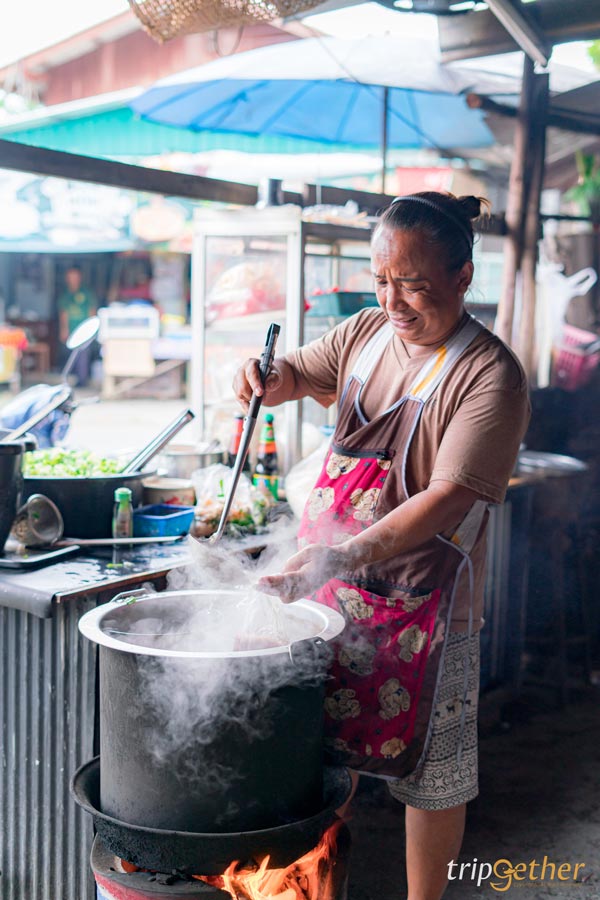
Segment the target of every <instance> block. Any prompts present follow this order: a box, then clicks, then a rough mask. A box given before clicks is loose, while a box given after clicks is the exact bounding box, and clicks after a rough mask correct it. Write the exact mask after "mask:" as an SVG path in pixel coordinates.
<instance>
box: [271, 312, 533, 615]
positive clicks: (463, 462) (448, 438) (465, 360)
mask: <svg viewBox="0 0 600 900" xmlns="http://www.w3.org/2000/svg"><path fill="white" fill-rule="evenodd" d="M386 321H387V320H386V317H385V315H384V313H383V312H382V311H381V310H380V309H375V308H371V309H365V310H362V311H361V312H359V313H358V314H357V315H355V316H352V317H351V318H349V319H346V320H345V321H344V322H342V323H341V324H340V325H338V326H336V327H335V328H334V329H332V330H331V331H330V332H328V333H327V334H326V335H324V337H322V338H320V339H319V340H316V341H313V342H312V343H310V344H307V345H306V346H304V347H301V348H300V349H299V350H296V351H294V352H293V353H290V354H288V355H287V356H286V357H285V359H286V360H287V362H288V363H289V364H290V365H291V366H292V367H293V369H294V373H295V377H296V383H297V396H298V395H303V396H310V397H314V398H315V400H317V401H318V402H319V403H321V404H322V405H323V406H330V405H331V404H332V403H333V402H335V400H336V399H338V398H339V397H340V396H341V393H342V391H343V389H344V385H345V384H346V381H347V379H348V377H349V375H350V373H351V371H352V367H353V365H354V363H355V362H356V359H357V357H358V355H359V353H360V351H361V349H362V348H363V346H364V345H365V343H366V342H367V341H368V340H369V338H370V337H371V336H372V335H373V334H374V333H375V332H376V331H378V330H379V329H380V328H381V326H382V325H384V324H385V322H386ZM428 355H429V354H428V353H425V354H424V355H423V354H421V353H418V354H417V355H413V356H411V355H410V354H409V353H408V351H407V349H406V347H405V345H404V343H403V342H402V341H401V340H400V339H399V338H398V337H397V336H394V337H393V338H392V340H390V342H389V343H388V344H387V346H386V347H385V349H384V351H383V354H382V355H381V357H380V359H379V361H378V363H377V364H376V366H375V368H374V369H373V371H372V372H371V375H370V377H369V379H368V381H367V382H366V384H365V385H364V387H363V390H362V393H361V404H362V408H363V410H364V412H365V415H366V416H367V417H368V418H369V419H372V418H373V417H374V416H376V415H379V414H381V413H382V412H384V411H385V410H386V409H388V408H389V407H390V406H392V405H393V404H394V403H395V402H396V400H398V399H399V398H400V397H402V396H403V395H404V394H405V393H406V392H407V391H408V389H409V388H410V386H411V384H412V382H413V380H414V379H415V377H416V375H417V373H418V372H419V370H420V368H421V367H422V366H423V365H424V363H425V361H426V360H427V358H428ZM529 415H530V406H529V398H528V392H527V382H526V378H525V375H524V372H523V370H522V368H521V366H520V364H519V362H518V360H517V359H516V357H515V356H514V355H513V354H512V352H511V351H510V350H509V349H508V348H507V347H506V346H505V345H504V344H503V343H502V341H501V340H500V339H499V338H497V337H496V336H495V335H493V334H492V333H491V332H490V331H488V330H487V329H486V330H484V331H483V332H482V334H481V335H480V336H478V337H476V338H475V339H474V341H473V342H472V343H471V345H470V346H469V347H468V348H467V350H466V351H465V352H464V353H463V355H462V356H461V357H460V358H459V359H458V361H457V362H456V363H455V365H454V367H453V369H452V370H451V371H450V373H449V374H448V375H447V377H446V378H445V379H444V381H443V382H442V383H441V385H440V386H439V387H438V389H437V390H436V392H435V393H434V394H433V396H432V397H431V398H430V399H429V400H428V401H427V403H426V404H425V408H424V410H423V413H422V416H421V420H420V423H419V426H418V428H417V430H416V432H415V435H414V437H413V440H412V443H411V446H410V450H409V454H408V460H407V470H406V477H407V487H408V490H409V493H410V494H414V493H416V492H418V491H423V490H425V489H426V488H427V487H428V485H429V484H430V482H432V481H451V482H455V483H456V484H462V485H464V486H465V487H468V488H470V489H471V490H473V491H476V492H477V493H478V494H479V495H480V497H482V498H483V499H484V500H488V501H490V502H491V503H501V502H502V501H503V499H504V496H505V493H506V487H507V484H508V480H509V478H510V475H511V472H512V470H513V467H514V464H515V460H516V457H517V452H518V449H519V444H520V442H521V440H522V438H523V435H524V433H525V430H526V428H527V424H528V422H529ZM458 524H459V523H458V522H457V523H456V525H457V526H458ZM453 530H454V529H452V531H453ZM471 557H472V560H473V564H474V571H475V596H474V627H475V628H479V627H480V625H481V615H482V608H483V587H484V580H485V534H484V533H482V534H481V535H480V537H479V539H478V541H477V543H476V545H475V547H474V548H473V551H472V554H471ZM468 606H469V591H468V586H467V583H466V579H465V581H464V583H461V584H460V585H459V589H458V592H457V597H456V602H455V606H454V612H453V615H452V624H451V630H452V631H464V630H466V628H467V622H468Z"/></svg>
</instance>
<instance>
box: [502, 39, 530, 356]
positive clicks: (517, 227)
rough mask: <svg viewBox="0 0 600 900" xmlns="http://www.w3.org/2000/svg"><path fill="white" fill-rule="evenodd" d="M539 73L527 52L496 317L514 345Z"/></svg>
mask: <svg viewBox="0 0 600 900" xmlns="http://www.w3.org/2000/svg"><path fill="white" fill-rule="evenodd" d="M535 77H536V76H535V73H534V68H533V62H532V60H531V59H530V58H529V57H528V56H525V61H524V64H523V83H522V85H521V101H520V105H519V113H518V116H517V126H516V130H515V142H514V153H513V158H512V165H511V168H510V178H509V183H508V198H507V201H506V229H507V237H506V240H505V242H504V269H503V272H502V291H501V294H500V303H499V304H498V314H497V318H496V333H497V334H498V336H499V337H500V338H501V339H502V340H503V341H505V342H506V343H507V344H511V345H512V335H513V319H514V315H515V286H516V280H517V272H518V271H519V267H520V265H521V256H522V251H523V235H524V222H525V206H526V202H527V193H528V181H529V179H528V177H527V175H528V167H527V160H528V152H529V147H528V143H529V140H528V138H529V134H530V115H531V100H532V93H533V88H534V79H535Z"/></svg>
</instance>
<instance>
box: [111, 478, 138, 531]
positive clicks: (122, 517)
mask: <svg viewBox="0 0 600 900" xmlns="http://www.w3.org/2000/svg"><path fill="white" fill-rule="evenodd" d="M112 536H113V537H114V538H128V537H133V504H132V502H131V491H130V490H129V488H126V487H120V488H117V489H116V491H115V505H114V509H113V520H112Z"/></svg>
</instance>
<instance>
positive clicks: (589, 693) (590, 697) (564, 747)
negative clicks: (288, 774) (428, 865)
mask: <svg viewBox="0 0 600 900" xmlns="http://www.w3.org/2000/svg"><path fill="white" fill-rule="evenodd" d="M554 699H555V698H554V697H553V696H552V692H543V693H542V692H536V693H535V694H533V693H530V692H528V691H527V690H526V691H525V693H524V695H523V698H522V700H521V701H520V702H519V703H518V704H515V705H513V707H512V709H511V710H509V712H510V713H511V716H510V719H508V718H507V716H506V715H504V717H503V720H502V721H499V722H497V723H496V725H495V726H493V727H491V729H489V730H488V729H484V731H487V733H484V734H483V735H482V736H481V738H480V794H479V797H477V799H476V800H474V801H473V802H472V803H470V804H469V806H468V818H467V829H466V833H465V839H464V843H463V848H462V852H461V855H460V859H459V862H464V863H472V862H473V860H474V859H477V860H478V862H489V863H492V864H493V863H494V862H495V861H496V860H509V861H510V862H511V863H512V864H513V866H515V865H517V864H518V863H527V866H528V869H527V872H526V875H527V877H526V879H525V880H523V881H516V880H513V882H512V884H511V885H510V886H509V887H508V890H503V891H500V890H497V889H494V888H493V887H491V885H490V880H491V881H493V882H494V883H496V884H498V885H499V886H500V887H504V886H506V884H507V880H506V879H505V878H501V879H498V878H492V879H486V880H485V881H483V882H482V885H481V887H479V888H478V887H477V886H476V884H474V883H473V882H472V881H470V880H463V881H459V880H456V881H454V882H453V883H451V884H450V886H449V887H448V889H447V891H446V894H445V895H444V898H448V900H454V898H458V897H460V898H461V900H476V898H477V900H480V898H492V897H496V898H497V897H500V896H503V895H504V896H509V897H521V898H527V900H550V898H556V897H560V898H564V900H600V688H597V687H596V688H592V687H590V688H589V689H587V690H586V691H582V692H581V693H580V695H579V696H578V697H577V698H576V699H575V700H574V701H573V702H572V704H571V705H570V706H569V707H568V708H567V709H565V710H561V709H558V708H557V706H556V705H554ZM482 706H483V709H484V710H485V699H484V700H483V704H482ZM350 829H351V832H352V837H353V846H352V862H351V869H350V887H349V894H348V900H405V898H406V896H407V891H406V871H405V866H404V823H403V807H402V806H401V805H400V804H398V803H396V802H395V801H394V800H392V799H391V798H390V796H389V795H388V793H387V790H386V788H385V786H384V785H382V784H381V783H378V782H375V781H374V780H373V779H362V783H361V785H360V787H359V791H358V793H357V796H356V798H355V800H354V803H353V807H352V818H351V821H350ZM544 856H546V857H547V858H548V861H549V862H555V863H559V864H562V863H570V864H571V866H572V867H573V864H574V863H585V868H582V869H580V872H579V874H580V881H579V882H578V883H574V882H573V880H569V881H562V882H561V881H559V880H558V877H557V872H558V867H557V872H556V875H555V878H554V880H550V879H549V876H550V875H551V874H552V870H551V869H548V870H547V873H546V874H547V877H546V879H545V880H544V881H543V882H540V880H539V875H540V869H539V868H538V869H535V870H534V878H535V877H537V879H538V880H537V881H535V880H533V881H532V880H529V877H528V876H529V864H530V863H531V861H532V860H536V861H537V862H538V863H541V862H542V861H543V859H544ZM470 871H471V870H467V869H465V870H464V872H465V878H467V879H468V878H470ZM502 872H506V866H505V865H503V866H502ZM518 874H520V872H518ZM562 874H563V875H566V874H567V872H566V870H563V872H562Z"/></svg>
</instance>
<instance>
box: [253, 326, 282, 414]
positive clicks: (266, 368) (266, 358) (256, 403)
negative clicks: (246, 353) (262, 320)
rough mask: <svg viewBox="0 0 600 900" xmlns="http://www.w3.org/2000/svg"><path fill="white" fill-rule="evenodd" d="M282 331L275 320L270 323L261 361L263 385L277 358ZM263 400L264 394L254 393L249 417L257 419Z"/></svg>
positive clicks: (260, 368)
mask: <svg viewBox="0 0 600 900" xmlns="http://www.w3.org/2000/svg"><path fill="white" fill-rule="evenodd" d="M280 331H281V326H280V325H276V324H275V323H274V322H273V323H271V325H269V330H268V332H267V340H266V342H265V346H264V347H263V351H262V353H261V355H260V363H259V370H260V380H261V381H262V384H263V387H264V386H265V383H266V381H267V376H268V375H269V372H270V371H271V366H272V365H273V360H274V359H275V347H276V346H277V338H278V337H279V332H280ZM262 400H263V398H262V395H261V396H260V397H259V396H258V395H257V394H252V399H251V400H250V405H249V406H248V413H247V418H248V419H256V417H257V416H258V412H259V410H260V407H261V403H262Z"/></svg>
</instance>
